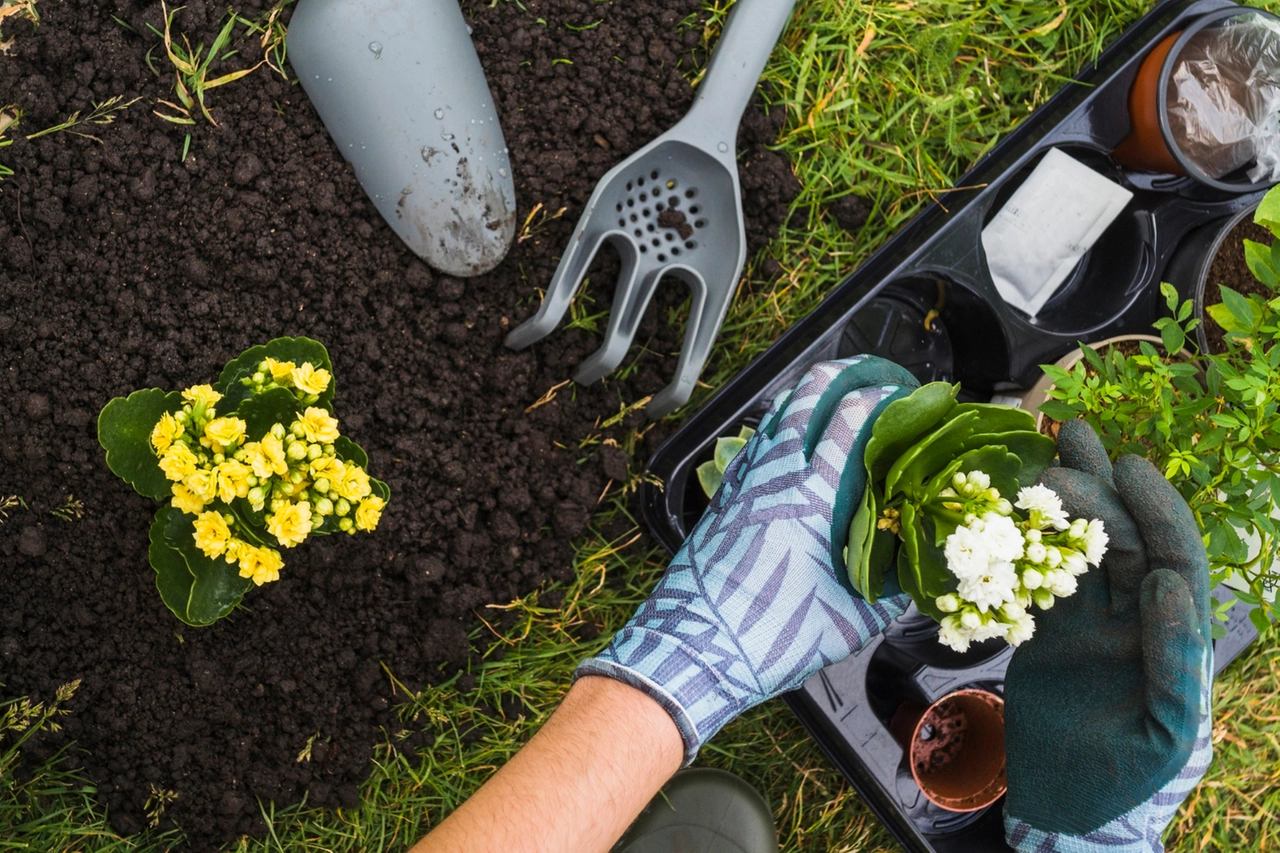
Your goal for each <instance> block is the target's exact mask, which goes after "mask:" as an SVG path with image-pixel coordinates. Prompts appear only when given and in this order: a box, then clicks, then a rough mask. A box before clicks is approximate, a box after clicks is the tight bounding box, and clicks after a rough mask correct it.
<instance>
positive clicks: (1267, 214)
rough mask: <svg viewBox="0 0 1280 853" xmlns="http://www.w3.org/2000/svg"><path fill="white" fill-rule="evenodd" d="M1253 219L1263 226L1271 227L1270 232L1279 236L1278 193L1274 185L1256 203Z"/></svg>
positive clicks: (1279, 212) (1279, 201)
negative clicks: (1256, 207)
mask: <svg viewBox="0 0 1280 853" xmlns="http://www.w3.org/2000/svg"><path fill="white" fill-rule="evenodd" d="M1253 221H1254V222H1256V223H1258V224H1259V225H1261V226H1262V227H1263V228H1269V229H1271V233H1272V234H1274V235H1276V236H1277V237H1280V193H1277V191H1276V188H1275V187H1272V188H1271V189H1270V190H1269V191H1268V192H1267V194H1266V195H1265V196H1263V197H1262V201H1260V202H1259V203H1258V209H1257V210H1255V211H1254V212H1253Z"/></svg>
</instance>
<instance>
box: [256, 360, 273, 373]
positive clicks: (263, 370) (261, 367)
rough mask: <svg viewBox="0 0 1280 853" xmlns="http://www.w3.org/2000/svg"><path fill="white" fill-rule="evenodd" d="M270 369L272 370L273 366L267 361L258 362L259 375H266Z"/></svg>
mask: <svg viewBox="0 0 1280 853" xmlns="http://www.w3.org/2000/svg"><path fill="white" fill-rule="evenodd" d="M270 369H271V365H269V364H267V362H266V360H265V359H264V360H263V361H260V362H258V372H259V373H266V372H267V371H268V370H270Z"/></svg>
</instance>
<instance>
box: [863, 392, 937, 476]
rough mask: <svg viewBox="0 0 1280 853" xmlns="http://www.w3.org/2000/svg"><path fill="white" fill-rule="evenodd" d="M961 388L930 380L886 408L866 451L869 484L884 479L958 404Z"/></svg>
mask: <svg viewBox="0 0 1280 853" xmlns="http://www.w3.org/2000/svg"><path fill="white" fill-rule="evenodd" d="M957 390H958V386H953V385H951V384H950V383H947V382H930V383H929V384H927V385H922V386H921V387H919V388H917V389H916V390H914V391H912V392H911V393H910V394H908V395H907V396H906V397H903V398H902V399H901V400H894V401H893V402H892V403H890V404H889V405H888V406H886V407H885V410H884V411H883V412H881V413H880V417H878V418H876V422H875V423H874V424H873V425H872V427H871V439H870V440H869V441H868V442H867V449H866V452H865V453H864V454H863V461H864V464H865V465H866V466H867V473H868V474H869V475H870V476H869V477H868V479H867V482H868V483H875V482H879V481H880V480H883V479H884V477H885V475H886V474H888V473H889V468H890V467H891V466H892V465H893V464H894V462H895V461H897V459H898V457H899V456H901V455H902V454H903V452H905V451H906V450H907V448H909V447H910V446H911V445H912V444H914V443H915V442H916V440H917V439H919V438H920V436H922V435H924V434H925V433H926V432H927V431H929V430H930V429H932V428H933V427H934V426H935V425H937V424H938V423H939V422H940V421H941V420H942V418H943V417H944V416H945V415H946V414H947V412H949V411H951V409H952V408H954V407H955V404H956V400H955V397H956V391H957Z"/></svg>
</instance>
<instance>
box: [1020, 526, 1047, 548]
mask: <svg viewBox="0 0 1280 853" xmlns="http://www.w3.org/2000/svg"><path fill="white" fill-rule="evenodd" d="M1024 535H1025V536H1026V539H1027V543H1028V544H1035V543H1036V542H1039V541H1040V537H1041V536H1042V535H1043V534H1042V533H1041V532H1040V531H1039V530H1036V529H1035V528H1034V527H1033V528H1032V529H1030V530H1028V531H1027V532H1026V533H1025V534H1024Z"/></svg>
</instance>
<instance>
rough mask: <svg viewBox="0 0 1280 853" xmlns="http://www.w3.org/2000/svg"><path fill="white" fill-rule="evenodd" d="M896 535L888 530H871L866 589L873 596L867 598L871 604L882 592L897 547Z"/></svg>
mask: <svg viewBox="0 0 1280 853" xmlns="http://www.w3.org/2000/svg"><path fill="white" fill-rule="evenodd" d="M897 543H898V537H897V536H895V535H893V534H892V533H891V532H889V531H888V530H873V531H872V532H871V550H870V553H869V554H868V555H867V578H868V583H867V586H868V589H869V590H870V592H871V594H872V595H873V596H875V597H874V598H869V599H867V600H868V601H870V602H871V603H872V604H874V603H875V602H876V601H878V600H879V598H880V596H881V595H882V594H883V593H884V579H885V576H886V575H888V573H889V567H890V566H892V565H893V553H894V549H895V548H896V547H897Z"/></svg>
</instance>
